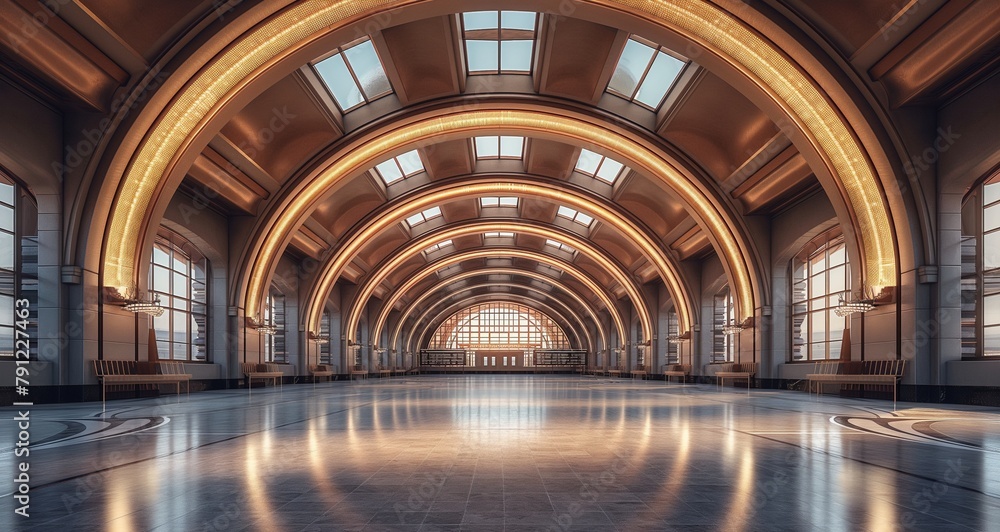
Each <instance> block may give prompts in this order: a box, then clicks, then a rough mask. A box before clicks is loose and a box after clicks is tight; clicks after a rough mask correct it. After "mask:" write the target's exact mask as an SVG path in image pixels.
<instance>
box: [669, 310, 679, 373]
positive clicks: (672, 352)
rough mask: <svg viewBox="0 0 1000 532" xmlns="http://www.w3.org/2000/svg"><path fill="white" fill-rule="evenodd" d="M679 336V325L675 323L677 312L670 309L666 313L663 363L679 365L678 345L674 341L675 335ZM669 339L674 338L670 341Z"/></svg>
mask: <svg viewBox="0 0 1000 532" xmlns="http://www.w3.org/2000/svg"><path fill="white" fill-rule="evenodd" d="M678 334H680V324H679V322H678V321H677V311H676V310H674V309H670V310H668V311H667V337H668V340H667V341H666V344H667V353H666V354H667V356H666V360H665V362H666V363H667V364H680V344H679V343H678V342H677V341H676V337H677V335H678ZM670 338H674V341H671V340H670Z"/></svg>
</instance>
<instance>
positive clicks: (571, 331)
mask: <svg viewBox="0 0 1000 532" xmlns="http://www.w3.org/2000/svg"><path fill="white" fill-rule="evenodd" d="M493 286H501V287H507V288H517V289H519V290H525V291H527V292H531V293H533V294H540V295H543V296H545V295H551V294H546V293H545V292H544V291H542V289H541V288H538V287H536V286H531V285H523V284H517V283H494V282H489V281H487V282H484V283H478V284H474V285H469V286H464V287H462V289H461V290H460V291H458V292H455V294H449V295H447V296H445V298H443V299H440V300H438V301H436V302H434V303H433V304H431V305H429V306H428V307H427V308H426V309H425V310H424V312H423V313H421V315H420V317H419V318H418V319H417V323H420V322H421V321H422V320H423V319H424V318H426V317H427V314H429V313H430V311H432V310H433V309H435V308H437V307H438V305H439V303H442V302H446V301H448V299H449V298H451V297H454V296H455V295H456V294H460V293H462V292H465V291H467V290H479V289H482V288H489V287H493ZM430 292H432V291H430V290H429V291H428V293H430ZM500 295H504V294H502V293H489V292H487V293H485V294H477V295H476V296H473V297H479V296H490V297H497V296H500ZM506 295H519V294H506ZM520 295H521V296H522V297H525V298H526V299H529V300H530V301H531V303H525V305H526V306H529V307H533V308H534V307H546V308H547V309H548V310H549V311H551V312H552V313H553V314H555V315H556V316H559V317H560V318H562V319H563V320H565V321H566V323H567V324H568V325H572V324H573V322H576V325H577V326H579V327H580V330H582V331H586V330H587V329H586V322H585V321H584V320H583V318H581V317H580V316H579V315H578V314H576V313H575V312H572V311H571V310H570V309H569V308H568V307H565V309H564V310H559V309H556V308H555V307H553V306H552V305H549V304H547V303H544V302H543V301H541V300H538V299H535V298H534V297H532V296H527V295H523V294H520ZM422 299H423V298H422ZM587 309H588V313H589V311H590V309H589V307H587ZM413 310H416V309H415V308H414V307H413V306H409V307H407V312H406V316H405V317H401V319H400V324H402V323H403V321H404V319H405V318H408V317H409V314H410V313H411V312H412V311H413ZM539 310H540V309H539ZM567 313H569V314H568V315H569V316H572V317H573V319H572V320H570V319H569V318H568V317H567ZM441 314H443V313H439V314H438V315H437V316H440V315H441ZM543 314H544V312H543ZM550 317H551V316H550ZM591 317H592V318H593V317H594V316H593V314H592V313H591ZM435 319H436V317H435ZM432 321H433V320H432ZM594 322H595V323H598V324H599V323H600V322H598V321H596V319H595V320H594ZM423 330H424V331H425V332H426V331H428V330H429V327H426V328H424V329H423ZM415 332H416V329H411V331H410V340H412V336H413V333H415ZM564 332H565V331H564ZM400 333H402V327H400V326H397V327H396V328H395V329H394V334H393V336H391V337H390V339H391V341H390V342H389V344H388V345H390V346H395V345H398V342H399V334H400ZM570 334H572V336H574V337H575V338H576V343H577V344H578V345H583V344H584V342H583V341H582V340H581V339H580V335H579V333H578V331H576V330H575V329H572V328H570V329H569V333H567V336H569V335H570ZM423 336H424V334H423V333H421V337H423ZM372 338H378V336H375V335H374V334H373V335H372ZM600 340H601V342H602V343H603V345H607V342H606V339H605V338H604V337H601V339H600ZM586 345H587V346H588V347H590V348H591V349H592V348H593V347H594V346H593V342H592V339H591V338H590V337H587V338H586Z"/></svg>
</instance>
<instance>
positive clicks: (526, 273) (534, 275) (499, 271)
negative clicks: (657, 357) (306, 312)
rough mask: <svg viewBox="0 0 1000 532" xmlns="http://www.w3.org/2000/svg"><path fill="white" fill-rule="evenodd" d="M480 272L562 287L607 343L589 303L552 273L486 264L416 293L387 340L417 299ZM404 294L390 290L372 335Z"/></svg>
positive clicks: (395, 333) (394, 336)
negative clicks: (583, 310)
mask: <svg viewBox="0 0 1000 532" xmlns="http://www.w3.org/2000/svg"><path fill="white" fill-rule="evenodd" d="M438 269H440V268H435V269H434V270H431V271H430V273H426V274H424V275H423V276H422V277H421V276H420V275H419V274H418V275H417V276H414V277H415V278H419V281H422V280H423V279H425V278H427V277H430V276H431V275H433V273H434V272H436V271H437V270H438ZM425 271H426V270H425ZM482 275H519V276H522V277H528V278H530V279H535V280H538V281H541V282H543V283H546V284H550V285H552V286H554V287H555V288H558V289H559V290H562V291H563V292H565V293H566V294H567V295H568V296H569V297H570V298H571V299H573V301H574V302H575V303H576V304H578V305H580V306H581V307H583V308H585V309H587V313H588V314H589V315H590V318H591V319H592V320H593V321H594V323H595V324H596V325H597V328H598V334H599V337H600V339H601V341H602V343H603V345H604V346H607V345H608V343H607V342H608V337H607V335H606V334H605V332H604V327H603V326H602V325H601V322H600V320H598V319H597V316H596V315H595V314H594V312H593V310H592V309H591V308H590V305H589V304H588V303H586V302H585V301H584V300H583V298H581V297H580V296H579V295H578V294H577V293H576V292H574V291H573V290H572V289H570V288H569V287H568V286H566V285H565V284H563V283H562V282H560V281H559V280H558V279H554V278H552V277H549V276H548V275H543V274H541V273H538V272H533V271H530V270H520V269H516V268H485V269H480V270H474V271H468V272H462V273H460V274H458V275H454V276H451V277H448V278H445V279H443V280H441V282H439V283H437V284H435V285H434V286H432V287H431V288H429V289H427V290H425V291H424V292H423V293H422V294H420V296H419V297H417V298H416V299H414V300H413V301H412V302H410V303H409V304H407V306H406V308H405V309H404V310H403V312H402V313H400V317H399V320H398V321H397V324H396V327H395V328H394V329H393V334H392V336H391V337H390V340H391V342H390V344H389V345H396V343H397V342H398V341H399V333H400V332H401V329H402V327H403V324H404V323H405V322H406V320H407V319H408V318H409V316H410V314H411V313H412V312H413V311H414V310H416V308H417V307H418V306H419V305H420V303H422V302H423V301H424V300H426V299H427V298H428V297H430V296H431V295H432V294H435V293H437V292H438V291H439V290H441V289H442V288H444V287H446V286H448V285H449V284H451V283H457V282H459V281H464V280H465V279H469V278H472V277H478V276H482ZM529 287H530V286H529ZM464 288H465V287H463V289H464ZM403 296H404V294H403V293H402V292H400V291H396V292H393V295H392V298H390V299H389V300H387V301H386V302H385V305H384V306H383V307H382V311H381V312H380V313H379V316H378V319H376V320H375V327H373V328H372V336H373V337H374V338H378V337H379V336H378V335H379V334H381V331H382V328H383V327H384V326H385V323H386V321H388V317H389V312H391V311H392V308H393V307H394V306H395V305H396V302H398V301H399V299H400V298H402V297H403ZM610 311H612V312H613V311H615V309H611V310H610Z"/></svg>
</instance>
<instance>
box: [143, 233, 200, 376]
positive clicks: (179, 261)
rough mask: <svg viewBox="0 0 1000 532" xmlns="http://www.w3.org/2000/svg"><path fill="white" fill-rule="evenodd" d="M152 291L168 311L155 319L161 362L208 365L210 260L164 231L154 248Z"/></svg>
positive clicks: (150, 286) (157, 345) (150, 288)
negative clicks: (206, 363) (205, 363)
mask: <svg viewBox="0 0 1000 532" xmlns="http://www.w3.org/2000/svg"><path fill="white" fill-rule="evenodd" d="M149 291H150V292H151V293H153V294H157V295H159V296H160V304H162V305H163V307H164V308H165V309H166V311H165V312H164V313H163V314H162V315H160V316H157V317H155V318H153V328H154V329H155V331H156V351H157V357H158V358H159V359H160V360H183V361H188V362H207V361H208V259H206V258H205V256H204V255H202V253H201V252H200V251H198V249H197V248H195V247H194V245H193V244H191V243H190V242H188V241H187V240H186V239H185V238H183V237H182V236H180V235H178V234H177V233H174V232H173V231H170V230H168V229H165V228H161V229H160V232H159V234H158V235H157V237H156V243H155V244H154V245H153V261H152V264H151V265H150V268H149Z"/></svg>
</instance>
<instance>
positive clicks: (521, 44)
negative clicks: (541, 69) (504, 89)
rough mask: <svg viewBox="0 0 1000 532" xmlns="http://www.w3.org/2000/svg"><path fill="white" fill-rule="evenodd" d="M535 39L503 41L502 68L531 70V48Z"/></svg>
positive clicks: (506, 69)
mask: <svg viewBox="0 0 1000 532" xmlns="http://www.w3.org/2000/svg"><path fill="white" fill-rule="evenodd" d="M533 45H534V41H502V42H501V43H500V52H501V53H500V59H501V61H502V62H503V64H501V65H500V69H501V70H503V71H505V72H528V71H529V70H531V49H532V47H533Z"/></svg>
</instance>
